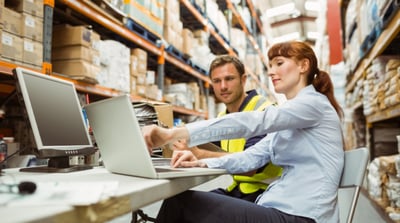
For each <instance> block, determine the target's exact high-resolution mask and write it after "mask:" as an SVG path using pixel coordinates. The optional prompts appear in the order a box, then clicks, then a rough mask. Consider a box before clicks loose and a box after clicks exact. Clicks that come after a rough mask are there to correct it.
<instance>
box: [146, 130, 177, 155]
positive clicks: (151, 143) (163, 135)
mask: <svg viewBox="0 0 400 223" xmlns="http://www.w3.org/2000/svg"><path fill="white" fill-rule="evenodd" d="M142 134H143V137H144V140H145V142H146V145H147V149H148V150H149V152H150V153H151V152H152V150H153V148H157V147H160V146H163V145H165V144H167V143H168V142H169V141H170V140H171V139H172V131H171V129H166V128H162V127H159V126H157V125H148V126H144V127H143V128H142Z"/></svg>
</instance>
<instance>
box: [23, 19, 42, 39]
mask: <svg viewBox="0 0 400 223" xmlns="http://www.w3.org/2000/svg"><path fill="white" fill-rule="evenodd" d="M21 26H22V27H21V35H22V37H26V38H29V39H32V40H35V41H38V42H43V19H41V18H38V17H34V16H32V15H29V14H26V13H23V14H22V24H21Z"/></svg>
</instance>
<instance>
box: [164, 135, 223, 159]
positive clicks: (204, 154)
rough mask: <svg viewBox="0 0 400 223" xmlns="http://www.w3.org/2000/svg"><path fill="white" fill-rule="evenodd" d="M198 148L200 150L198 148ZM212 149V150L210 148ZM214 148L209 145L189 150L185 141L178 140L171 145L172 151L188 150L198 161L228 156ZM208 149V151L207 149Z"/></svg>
mask: <svg viewBox="0 0 400 223" xmlns="http://www.w3.org/2000/svg"><path fill="white" fill-rule="evenodd" d="M199 147H200V148H199ZM210 147H213V148H210ZM215 147H216V146H211V145H210V144H209V143H207V144H203V145H199V146H198V147H197V146H195V147H192V148H189V147H188V146H187V143H186V140H178V141H176V142H174V143H173V144H172V148H173V150H190V151H191V152H192V153H193V155H195V156H196V157H197V158H198V159H204V158H214V157H221V156H225V155H226V154H228V153H227V152H225V151H223V150H222V149H221V148H219V150H218V149H215ZM207 148H209V149H207Z"/></svg>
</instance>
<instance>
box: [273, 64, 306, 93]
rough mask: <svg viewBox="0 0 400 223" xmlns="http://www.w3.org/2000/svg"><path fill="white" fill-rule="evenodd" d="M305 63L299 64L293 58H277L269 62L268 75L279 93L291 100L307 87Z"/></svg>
mask: <svg viewBox="0 0 400 223" xmlns="http://www.w3.org/2000/svg"><path fill="white" fill-rule="evenodd" d="M305 68H306V64H305V61H303V62H297V61H295V60H293V59H291V58H287V57H283V56H277V57H274V58H273V59H272V60H271V61H270V62H269V69H268V75H269V76H270V77H271V80H272V83H273V84H274V88H275V91H276V92H277V93H281V94H285V96H286V98H287V99H291V98H293V97H294V96H296V95H297V93H298V92H299V91H300V90H301V89H302V88H303V87H305V83H306V81H305V78H306V74H305V71H306V69H305Z"/></svg>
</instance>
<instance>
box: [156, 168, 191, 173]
mask: <svg viewBox="0 0 400 223" xmlns="http://www.w3.org/2000/svg"><path fill="white" fill-rule="evenodd" d="M155 169H156V172H157V173H162V172H181V171H184V170H180V169H176V168H174V169H167V168H155Z"/></svg>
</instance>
